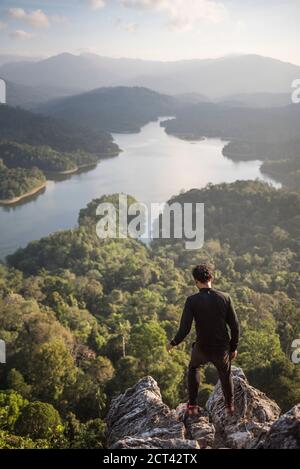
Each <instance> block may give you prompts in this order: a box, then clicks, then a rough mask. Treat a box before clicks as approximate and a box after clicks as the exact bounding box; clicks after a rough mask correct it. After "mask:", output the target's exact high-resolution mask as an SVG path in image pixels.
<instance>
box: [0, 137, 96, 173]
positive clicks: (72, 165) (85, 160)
mask: <svg viewBox="0 0 300 469" xmlns="http://www.w3.org/2000/svg"><path fill="white" fill-rule="evenodd" d="M0 157H1V158H2V160H3V162H4V164H5V165H6V166H7V167H8V168H17V167H22V168H28V169H30V168H32V167H33V166H36V167H37V168H39V169H41V170H42V171H46V172H65V171H76V170H77V169H78V166H80V165H88V164H96V163H97V162H98V161H99V159H98V158H97V156H96V155H89V154H86V153H80V152H77V153H73V154H70V153H61V152H58V151H56V150H53V149H52V148H51V147H49V146H32V145H27V144H25V143H22V144H21V143H16V142H6V141H2V142H1V141H0Z"/></svg>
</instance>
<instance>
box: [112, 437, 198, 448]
mask: <svg viewBox="0 0 300 469" xmlns="http://www.w3.org/2000/svg"><path fill="white" fill-rule="evenodd" d="M110 449H199V445H198V443H197V441H194V440H181V439H179V438H174V439H171V440H162V439H160V438H132V437H129V438H124V440H119V441H117V442H116V443H115V444H114V445H112V446H111V447H110Z"/></svg>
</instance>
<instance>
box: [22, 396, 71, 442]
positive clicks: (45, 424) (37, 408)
mask: <svg viewBox="0 0 300 469" xmlns="http://www.w3.org/2000/svg"><path fill="white" fill-rule="evenodd" d="M15 431H16V433H17V435H21V436H25V437H30V438H32V439H33V440H36V439H51V438H55V437H57V436H58V435H59V434H61V433H62V432H63V426H62V422H61V418H60V415H59V413H58V412H57V410H56V409H55V408H54V407H53V406H52V405H51V404H48V403H46V402H38V401H36V402H32V403H29V404H28V405H27V406H26V407H24V409H23V410H22V413H21V415H20V416H19V418H18V420H17V421H16V424H15Z"/></svg>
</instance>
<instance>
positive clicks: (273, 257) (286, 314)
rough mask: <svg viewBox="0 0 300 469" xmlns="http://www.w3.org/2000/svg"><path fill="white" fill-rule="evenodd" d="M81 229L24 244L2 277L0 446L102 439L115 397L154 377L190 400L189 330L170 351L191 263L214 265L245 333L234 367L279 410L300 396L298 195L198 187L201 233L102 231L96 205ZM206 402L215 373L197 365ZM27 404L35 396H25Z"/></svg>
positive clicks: (252, 185) (176, 398)
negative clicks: (107, 235)
mask: <svg viewBox="0 0 300 469" xmlns="http://www.w3.org/2000/svg"><path fill="white" fill-rule="evenodd" d="M104 200H106V201H113V202H114V201H116V200H117V197H113V196H109V197H103V198H102V199H99V200H98V201H94V202H92V203H91V204H90V205H89V206H88V207H87V208H86V209H84V210H82V211H81V213H80V217H79V226H78V227H77V228H74V229H73V230H69V231H65V232H58V233H55V234H53V235H51V236H49V237H47V238H44V239H41V240H40V241H34V242H31V243H30V244H29V245H28V247H27V248H25V249H23V250H19V251H18V252H16V253H15V254H14V255H12V256H10V257H9V258H8V265H7V266H5V265H2V266H1V272H0V298H1V299H0V303H1V304H0V337H1V338H2V339H4V340H5V341H6V343H7V366H6V367H5V369H4V368H3V367H1V368H0V387H1V391H0V402H1V403H2V408H3V409H4V410H3V411H2V413H1V415H0V442H1V443H0V444H1V447H36V446H38V447H49V446H50V447H72V448H78V447H85V448H86V447H88V448H94V447H99V446H100V447H101V445H104V444H105V437H104V423H103V419H104V417H105V414H106V412H107V408H108V404H109V402H110V400H111V398H112V397H113V396H114V395H116V394H119V393H120V392H122V391H124V390H125V389H127V388H128V387H129V386H130V385H133V384H134V383H136V381H137V379H138V378H140V377H143V376H144V375H148V374H150V375H151V376H153V377H154V378H155V379H156V380H157V381H158V383H159V386H160V388H161V390H162V394H163V398H164V400H165V402H167V403H168V404H169V405H170V406H176V404H177V403H178V402H180V401H184V400H185V399H186V388H185V384H184V372H185V368H186V365H187V363H188V360H189V352H190V348H191V342H192V340H193V334H191V336H190V337H189V338H188V340H187V341H186V342H185V343H183V344H182V345H181V346H180V347H178V349H176V350H174V351H173V352H172V354H171V355H168V354H167V352H166V344H167V341H168V340H169V339H171V338H172V336H173V334H174V333H175V331H176V329H177V326H178V321H179V318H180V316H181V312H182V307H183V304H184V301H185V298H186V296H187V295H189V294H192V293H194V292H195V287H194V284H193V281H192V278H191V268H192V266H193V265H194V264H196V263H199V262H208V263H209V264H211V266H212V267H213V268H214V270H215V277H216V283H215V285H216V287H217V288H220V289H221V290H226V291H229V292H230V293H231V295H232V297H233V299H234V302H235V305H236V309H237V313H238V315H239V318H240V322H241V328H242V339H241V343H240V349H239V357H238V364H239V365H240V366H242V367H243V369H244V371H245V372H246V374H247V375H248V377H249V379H250V382H251V384H253V385H255V386H256V387H258V388H260V389H262V390H263V391H265V392H266V393H267V394H268V395H269V396H270V397H271V398H273V399H275V400H276V401H277V402H278V403H279V405H280V406H281V407H282V408H283V409H284V410H285V409H289V408H290V407H292V405H294V404H295V403H298V402H299V400H300V391H299V390H300V369H299V367H297V366H295V365H293V364H292V362H291V360H290V353H291V343H292V341H293V340H294V339H295V338H298V337H299V334H300V311H299V300H300V296H299V291H300V275H299V260H300V259H299V252H300V249H299V247H300V246H299V239H300V237H299V232H300V219H299V208H300V196H299V195H298V194H296V193H292V192H285V191H283V190H275V189H273V188H271V187H269V186H267V185H265V184H262V183H260V182H250V181H249V182H236V183H233V184H229V185H227V184H221V185H218V186H208V187H206V188H204V189H201V190H196V189H195V190H192V191H189V192H187V193H185V194H181V195H180V196H178V197H177V198H176V200H178V201H180V202H187V201H197V202H204V203H205V234H206V242H205V246H204V248H203V249H201V250H198V251H186V250H185V249H184V244H183V243H182V242H178V240H177V241H172V240H171V241H169V242H167V241H166V240H164V242H163V241H156V242H153V243H152V246H150V247H147V246H146V245H144V244H142V243H141V242H140V241H136V240H133V239H125V240H113V239H107V240H99V239H98V238H97V236H96V230H95V224H96V221H97V217H96V215H95V207H96V206H97V203H99V202H100V201H104ZM202 375H203V376H202V378H203V383H204V384H203V386H202V391H201V393H200V396H199V398H200V402H201V403H202V404H203V403H204V402H205V400H206V399H207V396H208V393H209V392H210V391H211V389H212V385H213V384H214V383H215V382H216V379H217V378H216V374H215V372H214V371H213V369H212V368H211V367H206V368H205V370H204V371H203V372H202ZM28 402H29V403H30V404H29V405H28Z"/></svg>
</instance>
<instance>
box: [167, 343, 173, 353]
mask: <svg viewBox="0 0 300 469" xmlns="http://www.w3.org/2000/svg"><path fill="white" fill-rule="evenodd" d="M173 348H174V345H171V344H168V345H167V352H168V353H171V351H172V349H173Z"/></svg>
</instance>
